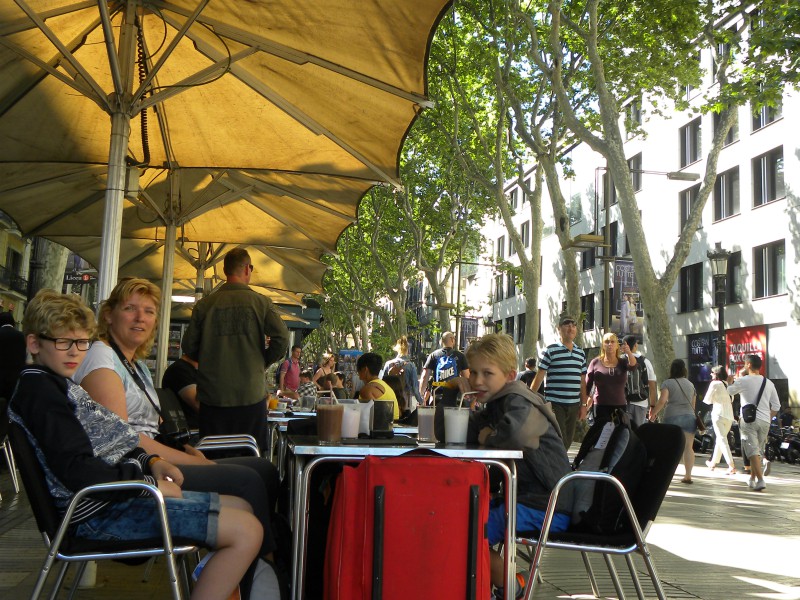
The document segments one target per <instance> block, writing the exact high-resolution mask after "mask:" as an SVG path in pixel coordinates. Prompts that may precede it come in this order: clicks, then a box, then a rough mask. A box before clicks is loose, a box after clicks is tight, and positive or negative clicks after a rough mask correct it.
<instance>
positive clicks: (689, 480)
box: [681, 477, 694, 483]
mask: <svg viewBox="0 0 800 600" xmlns="http://www.w3.org/2000/svg"><path fill="white" fill-rule="evenodd" d="M681 483H694V481H692V480H691V479H686V478H685V477H684V478H683V479H681Z"/></svg>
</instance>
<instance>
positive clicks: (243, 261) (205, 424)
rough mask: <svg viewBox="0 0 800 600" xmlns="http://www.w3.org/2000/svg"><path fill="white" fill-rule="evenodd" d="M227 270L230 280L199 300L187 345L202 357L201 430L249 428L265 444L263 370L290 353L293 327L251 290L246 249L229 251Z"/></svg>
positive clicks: (186, 349) (199, 384)
mask: <svg viewBox="0 0 800 600" xmlns="http://www.w3.org/2000/svg"><path fill="white" fill-rule="evenodd" d="M223 270H224V272H225V277H226V279H227V281H226V283H225V284H223V285H222V286H221V287H220V288H219V289H218V290H217V291H216V292H214V293H213V294H211V295H209V296H206V297H205V298H203V299H202V300H200V301H199V302H198V303H197V304H196V305H195V307H194V310H193V311H192V318H191V321H190V322H189V327H188V329H187V330H186V334H185V335H184V337H183V344H182V346H183V352H184V353H185V354H187V355H188V356H189V357H190V358H191V359H193V360H196V361H197V362H198V367H197V400H198V401H199V402H200V415H199V424H200V435H201V436H206V435H224V434H237V433H249V434H250V435H252V436H253V437H255V438H256V440H258V441H259V443H260V444H261V445H262V446H263V445H264V443H265V441H266V414H267V412H266V391H267V390H266V380H265V378H264V371H265V369H266V368H267V367H268V366H269V365H271V364H272V363H274V362H275V361H277V360H278V359H280V358H281V357H283V356H284V354H285V353H286V348H287V346H288V345H289V330H288V329H287V328H286V325H284V323H283V321H282V320H281V318H280V316H279V315H278V312H277V311H276V310H275V307H274V306H273V304H272V301H271V300H270V299H269V298H267V297H266V296H263V295H261V294H259V293H257V292H255V291H253V290H252V289H250V286H249V285H248V284H249V283H250V277H251V276H252V274H253V264H252V262H251V260H250V255H249V254H248V252H247V251H246V250H245V249H244V248H234V249H233V250H231V251H230V252H228V253H227V254H226V255H225V261H224V267H223ZM267 339H268V340H269V342H268V343H267Z"/></svg>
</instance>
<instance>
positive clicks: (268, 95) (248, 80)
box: [165, 16, 403, 190]
mask: <svg viewBox="0 0 800 600" xmlns="http://www.w3.org/2000/svg"><path fill="white" fill-rule="evenodd" d="M165 19H166V20H168V21H169V19H168V18H167V17H166V16H165ZM186 37H188V38H189V39H191V40H192V41H193V42H194V43H195V46H196V48H197V51H198V52H200V53H202V54H204V55H205V56H206V57H208V59H209V60H212V61H215V63H219V62H221V61H222V60H223V58H225V59H226V60H227V57H222V56H221V55H220V54H219V52H217V51H216V50H214V49H213V48H212V47H211V46H209V45H208V44H207V43H206V42H205V41H203V40H201V39H199V38H198V37H197V36H194V35H192V33H191V32H188V33H187V34H186ZM229 70H230V72H231V74H232V75H234V76H235V77H236V78H237V79H239V80H240V81H241V82H242V83H244V84H245V85H247V86H248V87H249V88H250V89H252V90H253V91H254V92H256V93H257V94H259V95H261V96H262V97H263V98H265V99H266V100H268V101H270V102H272V103H273V104H274V105H275V106H277V107H278V108H279V109H281V110H282V111H283V112H285V113H286V114H287V115H289V116H290V117H292V118H293V119H295V120H296V121H297V122H298V123H300V124H301V125H303V126H304V127H306V128H307V129H308V130H309V131H311V132H312V133H314V134H316V135H322V136H325V137H326V138H328V139H329V140H330V141H332V142H333V143H334V144H336V145H337V146H339V147H340V148H342V149H343V150H344V151H345V152H347V153H348V154H350V155H351V156H352V157H353V158H355V159H356V160H358V161H359V162H361V164H363V165H364V166H365V167H367V168H368V169H370V170H371V171H372V172H373V173H375V174H377V175H378V176H379V177H380V178H381V179H382V180H383V181H385V182H386V183H390V184H392V185H393V186H394V187H396V188H397V189H398V190H402V189H403V186H402V184H401V183H400V182H399V181H398V180H396V179H395V178H394V177H392V176H391V175H390V174H389V173H387V172H386V171H385V170H384V169H382V168H381V167H379V166H378V165H376V164H375V163H373V162H372V161H371V160H369V159H368V158H367V157H366V156H364V155H363V154H362V153H361V152H359V151H358V150H356V149H355V148H353V147H352V146H350V145H349V144H347V143H346V142H345V141H344V140H342V139H341V138H339V137H338V136H337V135H336V134H334V133H333V132H332V131H330V130H329V129H328V128H326V127H324V126H323V125H322V124H321V123H318V122H317V121H315V120H314V119H312V118H311V117H310V116H309V115H307V114H306V113H304V112H303V111H301V110H300V109H299V108H297V107H296V106H293V105H292V103H291V102H288V101H287V100H286V99H285V98H283V97H282V96H281V95H279V94H278V93H277V92H275V91H274V90H272V89H271V88H269V87H268V86H267V85H266V84H265V83H264V82H262V81H260V80H259V79H258V78H257V77H255V76H253V75H252V73H250V72H249V71H247V69H245V68H243V67H241V66H239V65H237V64H235V63H233V61H231V65H230V69H229Z"/></svg>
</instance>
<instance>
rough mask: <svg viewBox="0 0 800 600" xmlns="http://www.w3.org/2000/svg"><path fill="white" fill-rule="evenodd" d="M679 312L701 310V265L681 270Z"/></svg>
mask: <svg viewBox="0 0 800 600" xmlns="http://www.w3.org/2000/svg"><path fill="white" fill-rule="evenodd" d="M680 286H681V309H680V311H681V312H689V311H692V310H699V309H701V308H703V263H695V264H693V265H689V266H688V267H683V268H682V269H681V275H680Z"/></svg>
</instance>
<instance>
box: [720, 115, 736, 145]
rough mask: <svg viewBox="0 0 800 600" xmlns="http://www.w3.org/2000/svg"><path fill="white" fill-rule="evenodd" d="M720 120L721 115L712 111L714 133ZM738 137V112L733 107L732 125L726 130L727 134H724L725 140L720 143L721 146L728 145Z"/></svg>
mask: <svg viewBox="0 0 800 600" xmlns="http://www.w3.org/2000/svg"><path fill="white" fill-rule="evenodd" d="M721 120H722V115H720V114H719V113H714V134H715V135H716V133H717V131H718V130H719V123H720V121H721ZM738 139H739V114H738V113H737V112H736V110H735V109H734V112H733V125H731V128H730V129H729V130H728V135H726V136H725V141H724V142H723V143H722V145H723V146H728V145H730V144H732V143H733V142H735V141H736V140H738Z"/></svg>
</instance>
